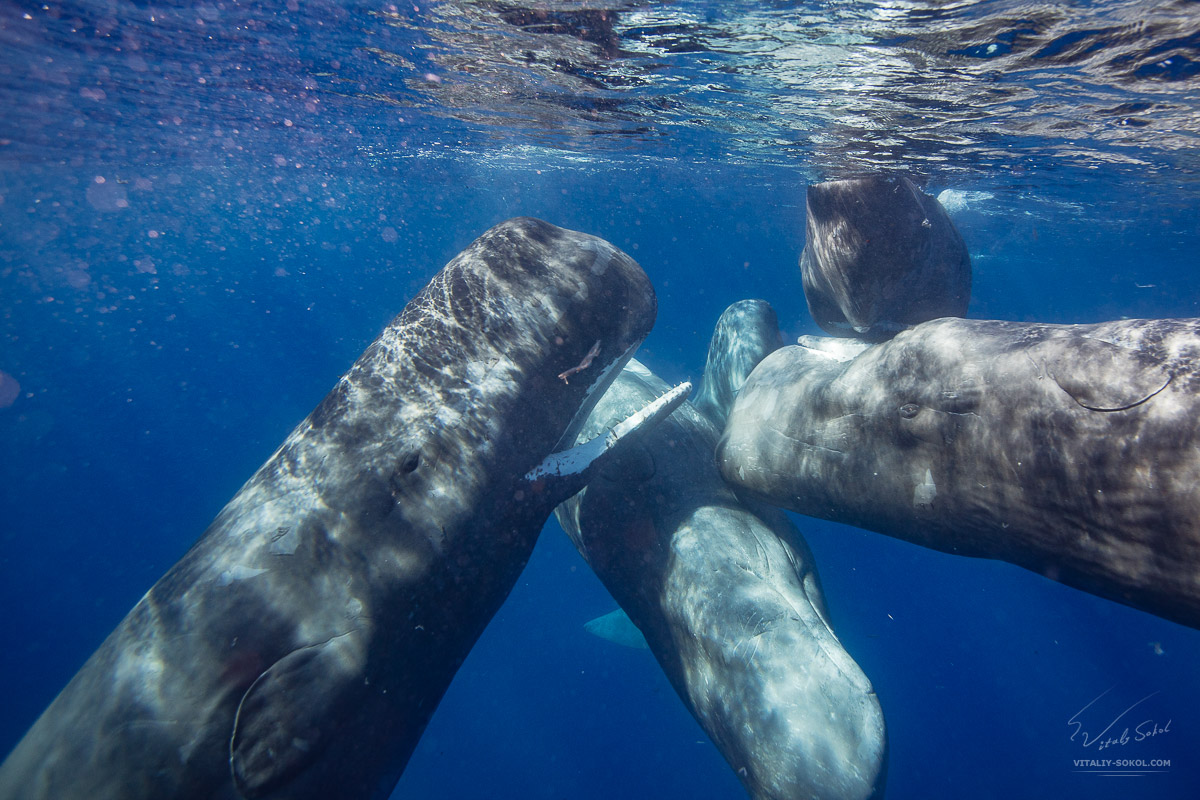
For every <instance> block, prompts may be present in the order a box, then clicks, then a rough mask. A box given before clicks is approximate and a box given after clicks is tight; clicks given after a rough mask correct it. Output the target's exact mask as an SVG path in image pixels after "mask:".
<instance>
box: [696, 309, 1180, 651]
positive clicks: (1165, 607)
mask: <svg viewBox="0 0 1200 800" xmlns="http://www.w3.org/2000/svg"><path fill="white" fill-rule="evenodd" d="M801 342H802V345H805V346H791V347H785V348H782V349H780V350H778V351H776V352H775V353H774V354H772V355H771V356H769V357H768V358H766V359H764V360H763V362H762V363H761V364H759V365H758V367H757V368H756V369H755V370H754V372H753V373H752V374H751V375H750V377H749V379H748V380H747V382H746V384H745V386H744V387H743V388H742V391H741V393H740V394H739V395H738V398H737V401H736V402H735V404H734V407H733V410H732V411H731V413H730V417H729V422H728V425H727V426H726V428H725V433H724V437H723V439H722V441H721V443H720V446H719V447H718V462H719V464H720V467H721V472H722V474H723V475H724V476H725V478H726V479H728V480H729V481H730V482H732V483H733V484H734V485H736V486H738V487H741V488H742V489H744V490H746V491H748V492H750V493H751V494H752V495H754V496H756V497H758V498H761V499H764V500H766V501H768V502H770V503H773V504H775V505H779V506H782V507H784V508H789V509H791V510H793V511H798V512H800V513H801V514H808V515H811V516H815V517H823V518H825V519H830V520H834V521H836V522H843V523H847V524H850V525H855V526H858V527H861V528H867V529H869V530H873V531H879V532H881V533H886V534H888V535H891V536H895V537H898V538H901V539H905V540H907V541H910V542H915V543H917V544H921V545H924V546H926V547H931V548H934V549H936V550H942V551H945V552H949V553H958V554H961V555H967V556H977V557H984V558H997V559H1003V560H1005V561H1008V562H1011V563H1013V564H1017V565H1020V566H1022V567H1025V568H1027V569H1030V570H1033V571H1035V572H1038V573H1041V574H1042V575H1045V576H1046V577H1048V578H1052V579H1054V580H1057V581H1061V582H1062V583H1065V584H1067V585H1069V586H1074V587H1076V588H1078V589H1082V590H1084V591H1087V592H1091V593H1093V594H1096V595H1099V596H1101V597H1106V598H1108V599H1110V600H1115V601H1117V602H1120V603H1125V604H1127V605H1130V606H1133V607H1134V608H1139V609H1141V610H1143V611H1148V612H1150V613H1152V614H1157V615H1158V616H1161V617H1164V618H1166V619H1169V620H1173V621H1175V622H1178V623H1180V624H1183V625H1188V626H1191V627H1193V628H1197V627H1200V394H1198V393H1197V390H1198V389H1200V375H1198V374H1197V366H1198V362H1197V358H1198V357H1200V320H1196V319H1165V320H1121V321H1116V322H1105V323H1099V324H1092V325H1044V324H1030V323H1021V322H994V321H985V320H966V319H940V320H934V321H931V322H926V323H924V324H922V325H917V326H916V327H914V328H911V329H910V330H907V331H904V332H903V333H900V334H898V335H897V336H896V337H895V338H894V339H892V340H891V341H889V342H886V343H884V344H879V345H874V346H866V345H857V346H856V345H853V344H849V343H845V342H842V341H841V340H831V339H820V338H807V337H806V338H805V339H802V340H801ZM864 348H865V349H864ZM846 350H849V351H850V352H842V351H846ZM855 352H857V355H855ZM851 356H853V357H851ZM841 358H848V359H849V360H839V359H841Z"/></svg>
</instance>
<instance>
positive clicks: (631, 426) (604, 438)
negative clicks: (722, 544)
mask: <svg viewBox="0 0 1200 800" xmlns="http://www.w3.org/2000/svg"><path fill="white" fill-rule="evenodd" d="M691 391H692V384H691V383H690V382H688V381H685V382H683V383H681V384H679V385H678V386H676V387H674V388H672V389H671V390H670V391H668V392H666V393H665V394H663V395H662V397H659V398H658V399H657V400H653V401H652V402H650V403H647V404H646V405H645V406H644V407H643V408H642V409H641V410H640V411H637V412H636V413H634V414H631V415H630V416H629V417H627V418H625V419H624V420H622V421H621V422H619V423H617V424H616V425H615V426H613V427H612V428H610V429H609V430H608V431H606V432H604V433H601V434H599V435H597V436H595V437H593V438H592V439H589V440H588V441H586V442H584V443H583V444H579V445H576V446H574V447H572V448H570V449H569V450H562V451H560V452H557V453H551V454H550V455H548V456H546V458H545V459H543V460H542V463H540V464H538V465H537V466H536V467H534V468H533V469H531V470H530V471H529V472H528V473H526V475H525V480H527V481H536V480H539V479H541V478H546V477H551V476H555V477H564V476H567V475H578V474H580V473H582V472H583V471H584V470H586V469H588V468H589V467H591V466H592V465H593V464H594V463H596V461H597V460H598V459H599V458H600V457H601V456H603V455H604V454H606V453H609V452H611V451H612V450H613V448H615V447H617V446H618V445H619V444H621V442H622V441H624V440H626V438H627V437H632V436H633V435H634V434H637V433H641V432H645V431H649V430H651V429H653V428H654V426H655V425H657V424H658V423H660V422H662V421H663V420H664V419H666V418H667V417H668V416H670V414H671V412H672V411H674V410H675V409H677V408H679V406H680V405H682V404H683V401H684V400H686V399H687V396H688V394H689V393H691Z"/></svg>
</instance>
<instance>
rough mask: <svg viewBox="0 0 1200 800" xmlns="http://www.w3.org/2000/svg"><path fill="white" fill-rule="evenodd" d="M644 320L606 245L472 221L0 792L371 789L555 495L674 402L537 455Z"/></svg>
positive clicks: (574, 417) (83, 794)
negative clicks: (464, 244) (472, 235)
mask: <svg viewBox="0 0 1200 800" xmlns="http://www.w3.org/2000/svg"><path fill="white" fill-rule="evenodd" d="M654 316H655V298H654V292H653V290H652V288H651V286H650V283H649V281H648V279H647V278H646V275H645V274H644V273H643V272H642V270H641V268H640V267H639V266H638V265H637V264H636V263H635V262H634V261H633V260H632V259H631V258H629V257H628V256H627V255H625V254H624V253H622V252H620V251H619V250H617V249H616V248H614V247H613V246H612V245H610V244H608V243H607V242H604V241H603V240H601V239H597V238H595V237H592V236H587V235H585V234H580V233H575V232H572V231H566V230H563V229H561V228H556V227H554V226H552V225H548V224H546V223H544V222H540V221H537V220H533V219H514V220H510V221H508V222H505V223H502V224H500V225H498V226H496V227H494V228H492V229H491V230H489V231H487V232H486V233H484V234H483V235H482V236H481V237H480V238H479V239H477V240H476V241H475V242H474V243H473V244H471V245H470V246H469V247H468V248H467V249H466V250H464V251H463V252H462V253H461V254H460V255H458V256H457V257H456V258H455V259H454V260H452V261H451V262H450V263H449V264H448V265H447V266H446V267H445V268H444V269H443V270H442V271H441V272H440V273H438V275H436V276H435V277H434V278H433V279H432V281H430V283H429V284H428V285H427V286H426V287H425V288H424V289H423V290H422V291H421V292H420V293H419V294H418V295H417V296H416V297H415V298H413V300H412V301H411V302H410V303H409V304H408V305H407V306H406V307H405V309H404V310H403V312H402V313H401V314H400V315H399V316H398V317H396V319H395V320H393V321H392V322H391V324H389V325H388V326H387V328H386V329H385V330H384V331H383V333H382V334H381V335H380V336H379V338H378V339H376V340H375V342H374V343H373V344H371V345H370V346H369V347H368V348H367V350H366V352H364V353H363V355H362V356H361V357H360V358H359V359H358V361H357V362H356V363H355V364H354V365H353V367H351V369H350V371H349V372H347V373H346V374H345V375H344V376H343V377H342V378H341V380H339V381H338V383H337V385H336V387H335V388H334V389H333V391H331V392H330V393H329V395H328V396H327V397H326V398H325V399H324V401H322V402H321V404H320V405H319V406H318V407H317V408H316V410H315V411H313V412H312V414H310V415H309V416H308V418H307V419H305V420H304V421H303V422H302V423H300V425H299V426H298V427H297V428H296V429H295V430H294V431H293V432H292V433H291V435H289V436H288V438H287V440H286V441H285V442H284V443H283V445H282V446H281V447H280V448H279V449H278V450H277V451H276V452H275V454H274V455H273V456H271V458H270V460H268V461H267V463H266V464H264V465H263V466H262V468H261V469H259V471H258V472H257V473H256V474H255V475H254V476H253V477H252V478H251V479H250V480H249V482H248V483H246V485H245V486H244V487H242V489H241V490H240V491H239V492H238V493H237V495H236V496H235V497H234V498H233V499H232V500H231V501H230V502H229V504H228V505H227V506H226V507H225V508H224V510H222V511H221V513H220V514H219V515H218V516H217V518H216V520H215V521H214V522H213V523H212V525H211V526H210V527H209V528H208V530H207V531H206V532H205V533H204V535H203V536H202V537H201V538H200V540H199V541H198V542H197V543H196V544H195V545H194V546H193V547H192V549H191V550H190V551H189V552H188V553H187V554H186V555H185V556H184V557H183V559H182V560H181V561H179V563H177V564H176V565H175V566H174V567H172V568H171V569H170V571H168V572H167V574H166V575H165V576H163V578H161V579H160V580H159V581H158V582H157V583H156V584H155V585H154V586H153V588H151V589H150V591H149V592H148V593H147V594H146V596H145V597H143V598H142V600H141V601H140V602H139V603H138V604H137V605H136V607H134V609H133V610H132V611H131V612H130V613H129V615H128V616H127V617H126V618H125V619H124V620H123V621H122V622H121V623H120V625H119V626H118V627H117V629H116V630H115V631H114V632H113V633H112V634H111V635H110V636H109V637H108V639H107V640H105V642H104V643H103V644H102V645H101V646H100V649H99V650H97V651H96V653H95V654H94V655H93V656H92V657H91V658H90V659H89V660H88V662H87V663H86V664H85V665H84V666H83V668H82V669H81V670H80V671H79V673H78V674H77V675H76V676H75V677H74V679H72V681H71V682H70V683H69V684H68V685H67V687H66V688H65V689H64V690H63V691H62V693H61V694H59V696H58V698H57V699H56V700H54V702H53V703H52V704H51V705H50V707H49V708H48V709H47V710H46V711H45V713H43V715H42V716H41V718H40V719H39V720H38V721H37V722H36V723H35V724H34V726H33V727H32V728H31V729H30V731H29V732H28V733H27V734H26V736H25V737H24V739H23V740H22V741H21V742H20V743H19V744H18V745H17V747H16V749H15V750H14V751H13V753H12V754H11V755H10V756H9V757H8V759H7V760H6V761H5V762H4V764H3V766H2V767H0V798H5V799H6V800H13V799H14V798H46V799H47V800H109V799H111V800H117V799H118V798H119V799H120V800H136V799H137V798H154V799H155V800H161V798H198V799H199V798H204V799H205V800H209V799H210V798H221V800H232V799H233V798H321V799H322V800H328V799H329V798H339V799H342V800H344V799H346V798H351V799H354V798H382V797H386V796H387V795H388V794H389V793H390V792H391V790H392V787H393V786H394V784H395V782H396V780H397V778H398V777H399V775H400V773H401V771H402V770H403V769H404V765H405V764H406V763H407V761H408V758H409V756H410V755H411V753H412V750H413V747H414V746H415V745H416V743H417V740H418V738H419V737H420V735H421V733H422V731H423V730H424V728H425V725H426V723H427V722H428V720H429V718H430V716H431V715H432V714H433V711H434V709H435V708H436V707H437V704H438V701H439V700H440V699H441V697H442V694H443V693H444V692H445V690H446V687H447V685H448V684H449V683H450V680H451V678H452V677H453V676H454V673H455V671H456V670H457V669H458V667H459V665H460V664H461V663H462V661H463V659H464V658H465V657H466V655H467V652H468V651H469V650H470V648H471V646H472V645H473V644H474V642H475V640H476V639H477V638H478V636H479V634H480V633H481V632H482V630H483V628H484V626H485V625H486V624H487V622H488V620H489V619H491V617H492V615H493V614H494V613H495V611H496V609H497V608H498V607H499V606H500V604H501V603H502V602H503V600H504V598H505V597H506V596H507V595H508V593H509V591H510V590H511V588H512V586H513V584H514V583H515V581H516V579H517V576H518V575H519V573H520V571H521V569H522V568H523V567H524V565H525V562H526V560H527V559H528V557H529V554H530V552H531V550H532V548H533V545H534V541H535V540H536V538H537V535H538V532H539V531H540V530H541V528H542V525H543V523H545V521H546V519H547V518H548V517H549V515H550V513H551V511H552V510H553V509H554V507H555V506H556V505H557V504H558V503H560V502H561V501H562V500H564V499H566V498H567V497H568V496H570V495H571V494H572V493H574V492H575V491H577V490H578V489H579V488H580V487H581V486H582V485H583V483H584V482H585V481H586V480H587V478H588V476H589V475H590V474H591V471H593V470H594V469H598V468H599V467H600V466H602V464H603V463H604V461H605V460H606V459H607V458H610V457H611V455H612V454H613V453H615V452H619V449H620V447H624V446H629V444H630V443H632V442H635V441H636V439H637V437H638V436H640V435H642V432H643V431H644V430H645V429H646V428H647V427H650V426H652V425H653V424H655V423H656V422H657V421H658V420H660V419H661V418H662V417H663V416H665V415H666V414H667V413H669V412H670V409H671V408H672V407H674V404H678V403H679V402H682V399H683V396H684V392H685V391H686V389H684V390H682V391H681V392H677V393H676V394H675V396H673V397H672V398H668V400H669V401H670V402H667V403H665V404H664V403H662V402H660V403H659V404H658V407H657V409H656V410H654V413H653V414H650V415H649V416H647V415H645V414H643V415H642V416H639V417H638V418H637V419H638V420H640V421H641V424H640V425H634V426H632V430H630V432H628V433H627V434H626V435H625V437H624V438H620V439H619V441H616V449H614V447H613V442H614V439H617V438H618V437H608V438H606V439H604V440H602V441H601V442H600V445H601V446H599V447H597V446H595V444H596V443H589V444H588V445H587V446H585V447H584V448H583V450H582V451H581V450H573V451H570V452H567V453H562V454H558V453H556V452H555V451H557V450H558V449H559V448H560V440H562V441H566V442H570V443H573V442H574V441H575V438H576V432H577V429H578V426H579V425H580V424H582V422H583V418H584V417H585V416H586V414H587V412H588V411H589V410H590V408H591V406H592V405H593V404H594V403H595V401H596V400H597V399H598V398H599V396H600V394H601V393H602V392H603V390H604V389H605V388H606V387H607V386H608V384H609V383H610V382H611V381H612V379H613V378H614V377H615V376H616V375H617V374H618V373H619V372H620V369H621V367H622V366H623V365H624V363H625V362H626V361H627V360H628V358H629V356H630V355H631V354H632V352H633V350H634V348H635V347H636V346H637V344H638V343H639V342H640V341H641V339H642V338H643V337H644V336H645V335H646V333H647V332H648V331H649V330H650V326H651V325H652V324H653V321H654ZM597 345H598V349H599V352H598V355H596V356H595V357H594V359H593V362H592V363H590V365H589V366H587V367H586V368H585V369H580V370H578V371H576V372H572V373H570V376H571V378H572V379H571V380H570V382H569V383H568V382H566V381H565V380H561V379H560V378H559V377H558V376H559V375H560V374H561V373H564V372H567V371H569V370H571V368H573V367H576V366H578V365H581V364H582V363H583V362H584V361H585V357H586V356H587V355H588V353H589V352H592V351H594V350H596V347H597ZM625 428H630V426H629V425H626V426H625ZM621 432H624V429H622V431H621Z"/></svg>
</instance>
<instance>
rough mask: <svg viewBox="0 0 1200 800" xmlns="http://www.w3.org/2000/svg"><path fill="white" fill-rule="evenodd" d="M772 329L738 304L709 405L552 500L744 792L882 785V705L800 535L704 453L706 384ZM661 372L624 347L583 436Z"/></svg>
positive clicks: (708, 449)
mask: <svg viewBox="0 0 1200 800" xmlns="http://www.w3.org/2000/svg"><path fill="white" fill-rule="evenodd" d="M778 344H779V331H778V327H777V326H776V323H775V315H774V312H773V311H772V310H771V309H770V306H768V305H767V304H766V303H763V302H761V301H743V302H742V303H738V304H735V305H734V306H732V307H731V308H730V309H729V310H728V311H726V312H725V314H724V315H723V316H722V317H721V322H720V323H719V324H718V326H717V332H716V333H715V334H714V336H713V347H712V348H711V349H710V351H709V362H708V366H707V368H706V370H705V377H704V382H705V384H707V390H705V389H702V390H701V391H700V392H699V393H698V394H699V397H700V399H702V400H703V399H704V398H708V399H709V402H710V403H713V404H712V405H709V403H706V405H709V407H710V408H711V409H712V411H713V416H712V417H707V416H705V415H704V414H702V413H701V412H700V411H698V406H693V405H692V404H691V403H685V404H684V405H683V406H682V407H680V408H679V409H678V410H676V411H675V412H674V413H673V414H672V415H671V416H670V417H669V418H668V419H667V420H666V421H665V422H664V423H663V424H662V425H660V426H659V427H658V428H656V429H655V430H654V431H653V432H651V433H650V434H649V435H648V436H647V437H646V438H645V439H644V440H643V442H642V443H639V444H638V445H637V446H635V447H632V448H629V449H627V450H626V451H624V452H623V453H622V454H621V455H620V456H619V457H617V458H615V459H614V460H613V461H612V462H611V463H610V464H608V465H606V466H605V467H604V468H603V469H601V470H600V473H599V475H598V476H597V477H596V478H594V479H593V480H592V481H591V482H590V483H589V484H588V486H587V487H586V488H585V489H584V490H583V491H582V492H580V493H579V494H578V495H576V496H575V497H573V498H571V499H570V500H569V501H567V502H566V503H564V504H563V505H562V506H560V507H559V509H558V511H557V512H556V514H557V516H558V519H559V521H560V522H561V523H562V525H563V528H564V529H565V530H566V531H567V534H568V536H570V538H571V540H572V541H573V542H574V543H575V546H576V547H577V548H578V549H579V552H580V554H581V555H582V556H583V557H584V559H585V560H586V561H587V562H588V564H589V565H590V566H591V567H592V569H593V570H595V572H596V574H597V576H599V578H600V579H601V581H603V583H604V585H605V586H606V587H607V588H608V590H609V592H611V593H612V595H613V597H614V598H615V599H616V600H617V602H618V603H619V604H620V606H621V607H622V608H623V609H624V610H625V611H626V613H628V615H629V618H630V619H631V620H632V621H633V623H634V624H635V625H637V627H638V628H639V629H640V630H641V632H642V633H643V634H644V636H645V639H646V642H647V643H648V645H649V647H650V650H651V652H652V653H653V654H654V657H655V658H656V659H657V660H658V662H659V664H660V665H661V666H662V668H663V671H664V672H665V673H666V675H667V677H668V679H669V680H670V681H671V684H672V685H673V686H674V687H675V690H676V692H677V693H678V694H679V697H680V698H681V699H682V700H683V702H684V704H685V705H686V706H687V708H688V710H689V711H690V712H691V713H692V715H693V716H694V717H695V718H696V720H697V722H699V723H700V726H701V727H702V728H704V730H705V731H706V732H707V733H708V735H709V736H710V737H711V738H712V740H713V742H714V743H715V744H716V745H717V747H718V748H719V749H720V751H721V754H722V755H723V756H724V757H725V759H726V761H728V762H729V764H730V766H731V767H732V768H733V770H734V771H735V773H736V774H737V775H738V778H739V779H740V780H741V781H742V784H743V785H744V786H745V788H746V790H747V792H748V793H749V795H750V796H751V797H753V798H755V800H767V799H768V798H769V799H770V800H785V799H786V798H799V797H804V798H822V800H850V798H877V797H882V795H883V792H884V786H885V782H886V768H887V739H886V733H885V728H884V720H883V712H882V709H881V708H880V705H879V699H878V698H877V697H876V695H875V691H874V689H873V687H872V686H871V682H870V681H869V680H868V679H867V677H866V676H865V675H864V674H863V672H862V670H861V669H860V668H859V666H858V664H856V663H855V662H854V660H853V659H852V658H851V657H850V655H849V654H848V653H847V652H846V651H845V649H844V648H843V647H842V645H841V642H839V641H838V638H837V636H836V635H835V634H834V632H833V629H832V627H831V625H830V623H829V615H828V612H827V610H826V607H825V598H824V595H823V593H822V591H821V583H820V579H819V578H818V576H817V572H816V568H815V566H814V564H813V557H812V553H811V552H810V551H809V549H808V545H807V544H806V543H805V542H804V539H803V538H802V537H801V536H800V533H799V531H797V530H796V528H795V527H794V526H793V525H792V524H791V523H790V522H788V521H787V519H786V517H785V516H784V515H783V514H782V513H781V512H779V511H778V510H777V509H772V508H769V507H762V508H759V507H757V506H753V505H748V504H745V503H743V502H741V501H740V500H739V499H738V498H737V496H736V495H734V493H733V492H732V491H731V490H730V488H729V487H728V486H727V485H726V484H725V482H724V481H723V480H722V479H721V476H720V475H719V474H718V473H717V468H716V464H715V463H714V461H713V452H714V447H715V446H716V441H717V434H718V429H717V427H716V425H715V424H714V422H715V421H716V420H718V419H723V418H724V411H725V410H727V409H721V408H720V407H719V402H717V401H713V400H712V398H717V397H726V398H729V399H732V397H733V395H734V394H735V393H736V390H737V388H738V387H739V386H741V383H742V381H743V380H744V379H745V375H746V372H748V371H749V370H750V369H751V368H752V367H753V366H754V364H755V363H757V362H758V360H759V359H761V358H762V356H763V355H764V354H765V353H768V352H770V351H771V350H772V349H774V348H775V347H777V346H778ZM755 351H757V357H754V356H752V355H751V353H753V352H755ZM714 380H716V381H721V382H724V383H727V384H728V386H727V387H726V389H725V390H716V389H714V388H713V387H712V385H711V384H712V382H713V381H714ZM665 388H666V384H665V383H663V381H662V380H660V379H659V378H658V377H656V376H655V375H653V374H652V373H651V372H650V371H649V370H647V369H646V368H645V367H644V366H642V365H641V364H640V363H638V362H637V361H631V362H630V363H629V365H628V366H627V367H626V368H625V370H624V371H623V372H622V373H621V375H620V376H619V377H618V378H617V380H616V382H614V383H613V385H612V387H611V388H610V389H609V390H608V391H607V392H606V393H605V394H604V396H603V397H602V398H601V399H600V402H599V403H598V404H597V406H596V408H595V410H594V411H593V412H592V414H591V416H590V417H589V418H588V420H587V423H586V424H585V426H584V429H583V431H582V434H583V436H584V437H586V436H588V435H591V434H592V433H594V432H602V431H603V430H604V429H605V428H606V427H607V426H608V425H611V424H612V422H613V421H614V420H617V419H621V418H622V417H623V416H624V415H625V414H626V413H627V411H628V410H630V409H637V408H639V407H641V406H642V405H643V404H644V403H645V402H646V400H647V399H652V398H653V397H656V396H658V395H659V394H661V393H662V391H663V390H664V389H665Z"/></svg>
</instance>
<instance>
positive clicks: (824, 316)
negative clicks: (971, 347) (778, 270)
mask: <svg viewBox="0 0 1200 800" xmlns="http://www.w3.org/2000/svg"><path fill="white" fill-rule="evenodd" d="M800 275H801V280H802V282H803V286H804V297H805V299H806V300H807V302H808V310H809V313H810V314H812V317H813V319H814V320H815V321H816V323H817V324H818V325H820V326H821V329H822V330H824V331H826V332H827V333H830V334H832V335H834V336H850V337H859V338H863V339H867V340H870V341H880V340H883V339H886V338H888V337H890V336H892V335H893V334H895V333H896V332H897V331H899V330H901V329H902V328H904V327H905V326H908V325H915V324H917V323H921V322H926V321H928V320H931V319H937V318H939V317H961V316H963V315H964V314H966V312H967V304H968V303H969V301H970V298H971V258H970V255H969V254H968V253H967V246H966V245H965V244H964V243H963V239H962V236H960V235H959V233H958V229H957V228H955V227H954V223H953V222H952V221H951V220H950V216H949V215H948V214H947V213H946V210H945V209H944V208H942V205H941V203H939V202H938V201H937V199H936V198H934V197H930V196H929V195H927V194H925V193H924V192H922V191H921V190H920V189H919V188H917V186H916V185H915V184H914V183H913V182H912V181H911V180H909V179H908V178H906V177H904V176H887V175H874V176H870V177H865V178H852V179H849V180H841V181H829V182H827V183H818V184H814V185H812V186H809V187H808V195H807V202H806V214H805V243H804V250H803V252H802V253H801V254H800Z"/></svg>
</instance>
